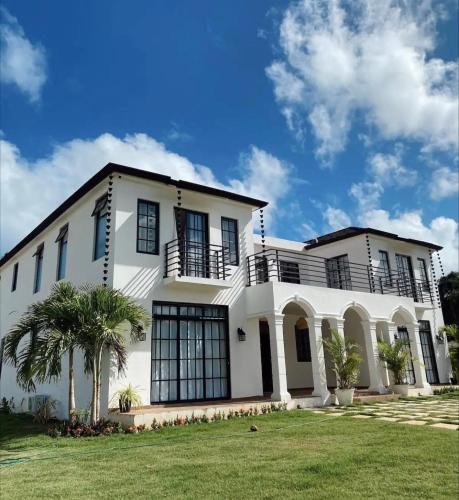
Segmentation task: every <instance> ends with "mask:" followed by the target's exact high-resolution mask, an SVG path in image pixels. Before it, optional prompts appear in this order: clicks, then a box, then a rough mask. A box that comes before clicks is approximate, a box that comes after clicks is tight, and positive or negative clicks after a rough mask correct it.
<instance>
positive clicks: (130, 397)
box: [113, 384, 142, 411]
mask: <svg viewBox="0 0 459 500" xmlns="http://www.w3.org/2000/svg"><path fill="white" fill-rule="evenodd" d="M113 399H118V401H119V405H120V411H123V410H125V409H127V408H130V407H131V405H132V406H141V405H142V398H141V397H140V395H139V393H138V392H137V390H136V389H135V387H133V386H132V385H131V384H128V385H127V386H126V387H124V388H123V389H119V390H118V391H116V392H115V394H114V395H113Z"/></svg>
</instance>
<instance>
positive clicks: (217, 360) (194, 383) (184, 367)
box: [151, 302, 230, 403]
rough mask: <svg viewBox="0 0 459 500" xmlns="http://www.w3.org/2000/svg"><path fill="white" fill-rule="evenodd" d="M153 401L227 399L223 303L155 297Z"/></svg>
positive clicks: (227, 375)
mask: <svg viewBox="0 0 459 500" xmlns="http://www.w3.org/2000/svg"><path fill="white" fill-rule="evenodd" d="M153 317H154V326H153V336H152V347H151V349H152V351H151V352H152V371H151V373H152V387H151V402H152V403H165V402H175V401H196V400H207V399H226V398H228V397H229V395H230V388H229V345H228V310H227V307H226V306H212V305H208V306H207V305H195V304H178V303H162V302H155V303H154V305H153Z"/></svg>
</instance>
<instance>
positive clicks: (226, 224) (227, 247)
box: [222, 217, 239, 266]
mask: <svg viewBox="0 0 459 500" xmlns="http://www.w3.org/2000/svg"><path fill="white" fill-rule="evenodd" d="M222 245H223V249H224V251H225V253H226V256H227V259H228V264H231V265H232V266H238V265H239V235H238V229H237V220H236V219H229V218H228V217H222Z"/></svg>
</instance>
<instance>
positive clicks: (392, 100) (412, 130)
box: [267, 0, 458, 160]
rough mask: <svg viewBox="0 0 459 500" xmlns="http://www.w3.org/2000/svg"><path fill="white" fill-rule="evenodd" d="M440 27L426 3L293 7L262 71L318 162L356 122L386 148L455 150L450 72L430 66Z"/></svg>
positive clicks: (323, 2) (375, 0) (439, 64)
mask: <svg viewBox="0 0 459 500" xmlns="http://www.w3.org/2000/svg"><path fill="white" fill-rule="evenodd" d="M344 5H346V9H347V10H346V9H345V8H344ZM440 18H441V13H439V8H438V4H434V5H432V3H431V1H430V0H424V1H422V2H415V3H412V2H401V1H396V0H354V1H353V2H344V1H342V0H334V1H327V0H303V1H301V2H294V3H292V4H291V5H290V7H289V8H288V9H287V10H286V11H285V13H284V17H283V20H282V23H281V26H280V46H281V49H282V57H281V58H280V60H277V61H274V62H273V63H272V64H271V66H269V68H267V75H268V77H269V78H271V80H272V81H273V84H274V92H275V97H276V100H277V101H278V102H279V105H280V106H281V109H282V112H283V114H284V115H285V116H286V118H287V119H288V124H289V127H290V128H293V129H295V127H296V129H297V130H294V132H295V134H296V135H297V136H299V137H303V135H304V131H303V130H298V128H302V127H303V126H304V125H303V124H304V123H306V122H307V121H309V122H310V124H311V126H312V130H313V133H314V135H315V137H316V140H317V142H318V148H317V151H316V152H317V155H318V156H319V157H321V158H322V159H323V160H327V159H330V158H332V157H333V155H334V154H336V153H338V152H340V151H342V150H343V149H344V148H345V145H346V141H347V135H348V132H349V129H350V127H351V123H352V121H353V120H354V119H355V116H356V115H357V113H358V116H359V117H360V116H363V117H364V120H365V122H366V123H367V124H368V125H369V126H370V127H371V128H374V129H375V130H376V131H377V132H378V133H379V134H380V136H382V137H383V138H385V139H402V138H407V139H413V140H415V141H418V142H419V143H420V144H421V146H422V147H423V148H426V149H429V148H430V149H432V148H446V149H452V150H455V149H456V147H457V144H458V114H457V85H456V84H457V74H458V65H457V62H455V61H445V60H442V59H439V58H433V57H432V56H431V54H432V52H433V50H434V49H435V47H436V38H435V30H436V25H437V20H438V19H440Z"/></svg>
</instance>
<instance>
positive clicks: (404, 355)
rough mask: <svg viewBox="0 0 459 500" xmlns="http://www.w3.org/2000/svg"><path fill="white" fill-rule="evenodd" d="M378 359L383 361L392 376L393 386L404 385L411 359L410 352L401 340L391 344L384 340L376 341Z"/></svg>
mask: <svg viewBox="0 0 459 500" xmlns="http://www.w3.org/2000/svg"><path fill="white" fill-rule="evenodd" d="M378 349H379V359H380V360H381V361H384V362H385V363H386V365H387V368H388V370H390V371H391V372H392V374H393V376H394V384H395V385H402V384H405V383H406V382H405V380H406V370H407V367H408V362H409V361H410V359H411V356H410V351H409V349H408V348H407V347H406V344H405V343H404V342H403V341H402V340H395V341H394V343H393V344H390V343H389V342H386V341H385V340H378Z"/></svg>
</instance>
